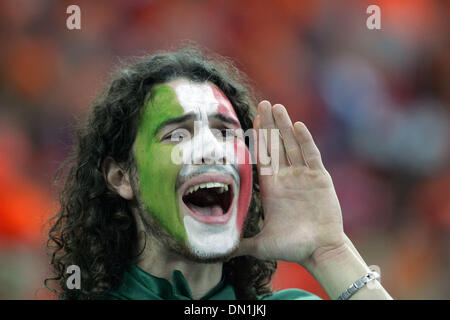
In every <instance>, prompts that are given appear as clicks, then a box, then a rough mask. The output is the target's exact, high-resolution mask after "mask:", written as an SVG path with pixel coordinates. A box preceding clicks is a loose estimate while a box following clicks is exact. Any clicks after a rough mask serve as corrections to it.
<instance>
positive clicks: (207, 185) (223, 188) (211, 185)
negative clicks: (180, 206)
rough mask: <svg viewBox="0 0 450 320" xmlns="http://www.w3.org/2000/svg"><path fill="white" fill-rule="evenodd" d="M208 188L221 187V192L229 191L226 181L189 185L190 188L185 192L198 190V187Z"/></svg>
mask: <svg viewBox="0 0 450 320" xmlns="http://www.w3.org/2000/svg"><path fill="white" fill-rule="evenodd" d="M208 188H219V193H223V192H225V191H228V185H227V184H225V183H221V182H207V183H201V184H196V185H195V186H191V187H189V189H187V190H186V192H185V194H190V193H192V192H195V191H197V190H198V189H208Z"/></svg>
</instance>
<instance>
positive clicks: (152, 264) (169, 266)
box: [136, 217, 223, 299]
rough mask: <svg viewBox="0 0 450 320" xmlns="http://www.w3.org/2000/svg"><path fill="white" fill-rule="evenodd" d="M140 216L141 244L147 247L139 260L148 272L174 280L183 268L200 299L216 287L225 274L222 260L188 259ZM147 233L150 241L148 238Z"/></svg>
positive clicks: (194, 293) (195, 296) (191, 286)
mask: <svg viewBox="0 0 450 320" xmlns="http://www.w3.org/2000/svg"><path fill="white" fill-rule="evenodd" d="M136 218H137V222H138V223H137V227H138V231H139V232H138V234H139V235H141V236H140V237H139V238H138V248H142V247H143V246H144V244H146V245H145V249H144V250H143V252H142V253H141V254H140V255H139V258H138V260H137V261H136V264H137V266H138V267H139V268H141V269H142V270H144V271H145V272H147V273H149V274H151V275H153V276H155V277H158V278H163V279H166V280H168V281H169V282H171V281H172V273H173V271H174V270H179V271H181V273H182V274H183V276H184V278H185V279H186V281H187V283H188V284H189V288H190V289H191V292H192V297H193V298H194V299H200V298H201V297H202V296H204V295H205V294H206V293H208V292H209V291H210V290H211V289H212V288H214V287H215V286H216V285H217V284H218V283H219V282H220V280H221V278H222V266H223V263H222V262H218V263H199V262H194V261H191V260H188V259H187V258H185V257H184V256H182V255H180V254H178V253H176V252H173V251H171V250H169V249H168V248H166V247H164V246H163V245H162V244H161V243H160V242H159V241H158V240H157V239H155V238H154V237H152V236H151V235H149V234H148V233H147V232H146V231H145V228H144V227H143V223H142V221H141V220H140V219H139V218H138V217H136ZM145 237H147V241H145Z"/></svg>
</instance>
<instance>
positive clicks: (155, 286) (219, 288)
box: [108, 264, 236, 300]
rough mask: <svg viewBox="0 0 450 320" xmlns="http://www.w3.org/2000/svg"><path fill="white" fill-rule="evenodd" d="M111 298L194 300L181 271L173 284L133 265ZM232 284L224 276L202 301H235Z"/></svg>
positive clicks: (174, 276)
mask: <svg viewBox="0 0 450 320" xmlns="http://www.w3.org/2000/svg"><path fill="white" fill-rule="evenodd" d="M108 296H109V297H111V298H118V299H132V300H193V297H192V292H191V289H190V288H189V284H188V283H187V281H186V279H185V278H184V276H183V274H182V273H181V271H179V270H174V271H173V273H172V283H171V282H169V281H168V280H166V279H163V278H158V277H156V276H153V275H151V274H149V273H147V272H145V271H144V270H142V269H141V268H139V267H138V266H137V265H135V264H133V265H131V266H130V268H129V269H128V270H127V271H125V273H124V276H123V278H122V282H121V284H120V286H119V288H118V289H116V290H112V291H110V292H109V294H108ZM235 299H236V295H235V292H234V289H233V287H232V285H231V284H229V283H228V282H227V281H226V279H225V277H224V276H222V279H221V280H220V282H219V283H218V284H217V285H216V286H215V287H214V288H212V289H211V290H210V291H209V292H208V293H207V294H205V295H204V296H203V297H201V298H200V300H235Z"/></svg>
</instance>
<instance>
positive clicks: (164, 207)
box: [134, 85, 186, 241]
mask: <svg viewBox="0 0 450 320" xmlns="http://www.w3.org/2000/svg"><path fill="white" fill-rule="evenodd" d="M182 115H183V109H182V107H181V106H180V104H179V103H178V101H177V99H176V95H175V93H174V91H173V89H172V88H171V87H169V86H168V85H161V86H158V87H156V88H154V89H153V90H152V93H151V95H150V99H149V101H148V103H147V105H146V106H145V107H144V108H143V110H142V114H141V117H140V123H139V129H138V133H137V137H136V142H135V146H134V152H135V157H136V163H137V168H138V174H139V183H140V195H141V201H142V203H143V204H144V205H145V207H146V209H147V210H148V211H149V212H151V213H152V214H153V215H154V217H155V219H156V220H157V221H158V222H159V223H160V224H161V226H162V227H163V228H164V229H166V230H167V231H168V232H169V234H170V235H171V236H173V237H174V238H175V239H176V240H178V241H184V240H185V239H186V232H185V229H184V226H183V222H182V220H181V217H180V215H179V203H178V197H177V194H176V192H175V181H176V179H177V176H178V173H179V171H180V169H181V166H180V165H176V164H174V163H173V162H172V161H170V154H171V151H172V149H173V147H174V145H170V144H163V143H161V142H160V139H159V137H158V136H157V132H156V131H157V129H158V127H159V125H160V124H162V123H163V122H165V121H167V120H169V119H172V118H176V117H180V116H182Z"/></svg>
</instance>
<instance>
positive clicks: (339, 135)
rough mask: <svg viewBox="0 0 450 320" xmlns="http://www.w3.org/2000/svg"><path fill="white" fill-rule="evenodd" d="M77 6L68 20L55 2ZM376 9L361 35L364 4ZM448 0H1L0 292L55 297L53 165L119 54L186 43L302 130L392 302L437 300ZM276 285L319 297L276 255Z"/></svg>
mask: <svg viewBox="0 0 450 320" xmlns="http://www.w3.org/2000/svg"><path fill="white" fill-rule="evenodd" d="M71 4H77V5H79V7H80V9H81V30H68V29H67V27H66V19H67V17H68V14H67V13H66V8H67V7H68V6H69V5H71ZM370 4H377V5H378V6H379V7H380V9H381V30H368V28H367V27H366V19H367V18H368V16H369V14H367V13H366V8H367V7H368V6H369V5H370ZM449 5H450V3H449V1H445V0H442V1H431V0H404V1H402V0H390V1H388V0H369V1H366V0H364V1H360V0H348V1H332V0H330V1H323V0H321V1H313V0H311V1H298V0H279V1H275V0H271V1H258V0H245V1H242V0H233V1H200V0H196V1H194V0H190V1H181V0H180V1H175V0H165V1H162V0H153V1H144V0H134V1H130V0H114V1H112V0H111V1H77V0H73V1H56V0H53V1H52V0H32V1H29V0H3V1H1V2H0V37H1V46H0V64H1V66H0V299H43V298H54V297H53V296H52V294H51V293H50V292H48V291H47V290H45V289H42V287H43V284H42V280H43V279H44V278H45V277H46V276H48V272H49V270H48V269H49V267H48V257H47V256H46V253H45V250H44V244H45V240H46V235H45V227H43V225H44V222H45V221H47V220H48V219H49V218H50V217H51V216H52V215H53V214H54V213H55V210H57V208H58V203H57V193H56V188H55V187H54V175H55V172H56V170H57V168H58V166H59V165H60V164H61V162H62V161H63V160H64V159H65V157H66V156H67V155H68V152H69V151H70V150H71V145H72V143H73V140H72V136H73V127H74V125H75V124H76V121H77V119H79V118H82V117H83V116H84V115H85V114H86V113H87V111H88V110H89V105H90V103H91V101H92V100H93V99H94V98H95V96H96V94H97V93H98V92H99V90H100V89H101V88H102V85H103V83H104V81H105V80H106V79H107V78H108V76H109V74H110V72H111V71H112V70H113V69H114V67H115V66H116V65H117V64H118V63H119V62H120V60H121V58H124V57H128V56H136V55H142V54H145V53H149V52H154V51H155V50H160V49H170V48H174V47H176V46H178V45H179V44H180V43H182V42H183V41H186V40H192V41H195V42H196V43H198V44H200V45H202V46H204V47H206V48H208V49H209V50H211V51H213V52H217V53H219V54H221V55H224V56H227V57H230V58H231V59H233V60H234V61H235V63H236V65H237V66H238V67H239V68H240V69H242V70H243V71H244V72H246V73H247V74H248V75H249V77H250V78H251V79H252V81H253V84H254V86H255V88H256V89H257V91H258V94H259V96H260V98H264V99H268V100H269V101H271V102H272V103H282V104H284V105H285V106H286V108H287V109H288V111H289V113H290V115H291V117H292V118H293V120H295V121H297V120H301V121H303V122H305V123H306V125H307V126H308V128H310V130H311V131H312V134H313V136H314V137H315V140H316V142H317V144H318V146H319V149H320V150H321V153H322V155H323V158H324V163H325V166H326V167H327V169H328V171H329V172H330V174H331V176H332V177H333V181H334V184H335V187H336V190H337V194H338V197H339V199H340V202H341V207H342V211H343V217H344V229H345V231H346V233H347V234H348V236H349V237H350V239H352V241H353V242H354V243H355V246H356V247H357V248H358V250H359V251H360V253H361V255H362V256H363V257H364V259H365V260H366V262H367V263H368V264H370V265H377V266H378V267H379V268H380V269H381V276H382V283H383V285H384V286H385V288H386V289H387V290H388V291H389V292H390V294H391V295H392V296H393V297H394V298H397V299H450V274H449V272H448V271H449V266H450V167H449V154H450V152H449V147H450V145H449V142H448V141H449V135H450V132H449V128H450V126H449V111H450V109H449V107H450V56H449V53H450V51H449V34H448V31H449V30H450V28H449V26H448V22H449V15H448V13H449ZM273 284H274V287H275V289H281V288H287V287H297V288H303V289H305V290H308V291H311V292H313V293H316V294H318V295H319V296H321V297H323V298H327V296H326V293H325V292H324V290H323V289H322V288H321V287H320V285H319V284H318V283H317V282H316V281H315V280H314V279H313V278H312V277H311V276H310V275H308V274H307V273H306V272H305V270H303V269H302V268H301V267H300V266H298V265H294V264H290V263H284V262H280V263H279V268H278V271H277V273H276V275H275V277H274V283H273Z"/></svg>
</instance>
